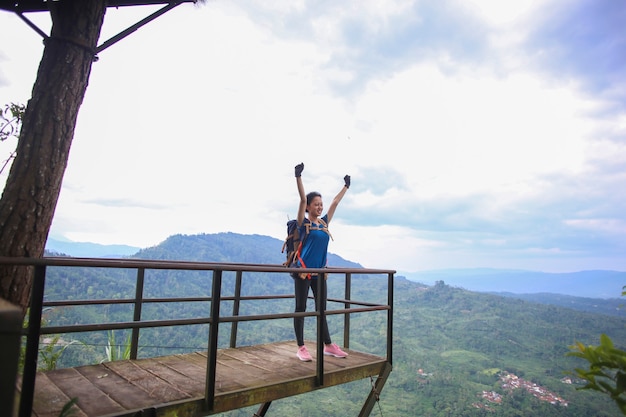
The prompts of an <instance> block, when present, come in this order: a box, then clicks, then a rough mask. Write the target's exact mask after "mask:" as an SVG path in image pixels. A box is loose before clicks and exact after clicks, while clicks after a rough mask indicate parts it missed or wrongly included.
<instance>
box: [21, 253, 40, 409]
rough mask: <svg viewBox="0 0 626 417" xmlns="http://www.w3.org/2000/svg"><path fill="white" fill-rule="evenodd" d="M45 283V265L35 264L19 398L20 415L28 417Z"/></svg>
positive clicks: (31, 401) (33, 392) (32, 391)
mask: <svg viewBox="0 0 626 417" xmlns="http://www.w3.org/2000/svg"><path fill="white" fill-rule="evenodd" d="M45 285H46V267H45V266H43V265H37V266H35V274H34V276H33V288H32V290H31V298H30V314H29V316H28V332H27V336H26V354H25V358H24V374H23V376H22V377H23V380H22V395H21V398H20V411H19V416H20V417H30V416H31V413H32V408H33V397H34V395H35V378H36V376H37V354H38V352H39V334H40V331H41V309H42V306H43V294H44V288H45Z"/></svg>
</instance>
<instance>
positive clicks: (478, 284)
mask: <svg viewBox="0 0 626 417" xmlns="http://www.w3.org/2000/svg"><path fill="white" fill-rule="evenodd" d="M194 236H205V237H206V236H212V239H211V241H212V242H213V243H212V244H214V245H229V244H231V243H229V242H231V240H232V239H239V240H241V241H242V243H241V246H242V247H244V248H245V247H246V246H249V245H253V246H256V247H257V248H264V249H262V250H261V251H260V252H255V259H254V262H255V263H282V261H283V257H284V254H282V253H281V247H282V243H283V242H282V241H280V240H278V239H275V238H272V237H269V236H261V235H240V234H236V233H217V234H211V235H205V234H200V235H181V234H179V235H173V236H170V237H169V238H168V239H166V241H165V242H168V241H172V240H177V239H185V240H186V243H185V244H193V243H190V242H194ZM244 241H246V242H245V243H243V242H244ZM206 243H207V241H206V239H203V240H202V242H200V244H201V246H200V247H196V248H195V249H193V248H192V250H189V249H187V251H186V252H185V253H180V254H178V255H179V256H180V258H178V259H180V260H185V259H189V256H190V254H197V253H198V251H203V252H206V251H207V248H206V247H205V246H204V245H206ZM231 245H232V244H231ZM158 247H159V245H157V246H155V247H153V248H145V249H142V248H138V247H134V246H129V245H102V244H98V243H91V242H73V241H69V240H60V239H53V238H50V239H48V242H47V244H46V250H48V251H49V252H53V253H57V254H65V255H68V256H73V257H98V258H116V257H127V256H133V255H136V254H141V253H143V254H144V255H146V253H148V254H152V256H158V255H156V254H155V252H158ZM219 252H221V251H216V252H215V253H219ZM251 254H252V251H249V253H248V254H247V255H246V254H245V253H243V252H241V251H240V253H239V254H235V257H236V259H237V260H236V262H244V263H245V262H252V261H251V260H250V259H249V256H251ZM220 261H223V260H220V259H215V262H220ZM329 264H330V265H335V266H355V267H360V266H361V265H360V264H359V263H357V262H352V261H348V260H346V259H344V258H342V257H341V256H339V255H336V254H332V253H331V254H329ZM388 268H390V269H393V268H394V266H393V265H389V266H388ZM397 276H403V277H405V278H407V279H409V280H411V281H415V282H419V283H423V284H426V285H434V284H435V283H436V282H438V281H443V282H445V284H447V285H451V286H454V287H459V288H463V289H467V290H470V291H476V292H487V293H496V294H501V295H505V296H507V295H508V296H510V295H527V294H543V297H542V299H543V300H544V301H545V300H546V298H550V297H549V296H548V295H547V294H559V295H565V296H572V297H584V298H592V299H596V298H602V299H618V298H619V297H620V295H621V292H622V288H623V287H624V286H625V285H626V272H620V271H609V270H592V271H577V272H567V273H549V272H539V271H527V270H508V269H492V268H474V269H440V270H429V271H418V272H405V271H399V272H398V273H397ZM551 301H552V300H551Z"/></svg>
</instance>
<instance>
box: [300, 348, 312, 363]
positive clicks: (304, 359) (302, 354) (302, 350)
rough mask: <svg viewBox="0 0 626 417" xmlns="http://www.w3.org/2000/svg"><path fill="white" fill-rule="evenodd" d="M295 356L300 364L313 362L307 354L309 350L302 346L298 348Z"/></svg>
mask: <svg viewBox="0 0 626 417" xmlns="http://www.w3.org/2000/svg"><path fill="white" fill-rule="evenodd" d="M296 356H297V357H298V359H300V360H301V361H302V362H311V361H312V360H313V358H312V357H311V354H310V353H309V350H308V349H307V348H306V346H304V345H302V346H300V347H299V348H298V353H296Z"/></svg>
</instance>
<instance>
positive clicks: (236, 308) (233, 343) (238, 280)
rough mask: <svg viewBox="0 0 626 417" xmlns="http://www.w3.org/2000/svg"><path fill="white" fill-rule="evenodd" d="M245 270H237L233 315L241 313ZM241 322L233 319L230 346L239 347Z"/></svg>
mask: <svg viewBox="0 0 626 417" xmlns="http://www.w3.org/2000/svg"><path fill="white" fill-rule="evenodd" d="M242 275H243V272H242V271H237V275H236V277H235V294H234V296H235V301H234V302H233V316H235V317H236V316H238V315H239V305H240V303H241V278H242ZM238 324H239V322H238V321H233V322H232V323H231V328H230V347H231V348H236V347H237V327H238V326H237V325H238Z"/></svg>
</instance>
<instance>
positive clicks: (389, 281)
mask: <svg viewBox="0 0 626 417" xmlns="http://www.w3.org/2000/svg"><path fill="white" fill-rule="evenodd" d="M387 305H388V306H389V310H387V362H389V364H390V365H392V364H393V351H392V348H393V273H390V274H389V275H388V276H387Z"/></svg>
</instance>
